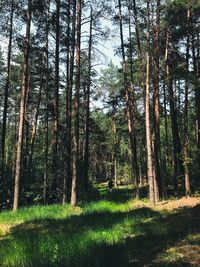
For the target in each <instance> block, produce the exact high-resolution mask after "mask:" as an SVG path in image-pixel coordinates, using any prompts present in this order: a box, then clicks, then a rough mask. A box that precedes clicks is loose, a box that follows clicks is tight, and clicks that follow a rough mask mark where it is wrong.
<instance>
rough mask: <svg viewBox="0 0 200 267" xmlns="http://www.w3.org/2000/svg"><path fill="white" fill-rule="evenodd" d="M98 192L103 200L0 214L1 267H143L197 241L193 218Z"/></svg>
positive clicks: (123, 193)
mask: <svg viewBox="0 0 200 267" xmlns="http://www.w3.org/2000/svg"><path fill="white" fill-rule="evenodd" d="M101 190H102V191H103V192H104V193H103V200H98V201H95V202H94V201H93V202H90V203H87V204H85V205H81V206H80V207H77V208H72V207H71V206H70V205H64V206H62V205H51V206H46V207H43V206H38V207H32V208H23V209H20V210H19V211H17V212H3V213H1V214H0V229H1V228H2V233H1V232H0V266H2V267H29V266H30V267H44V266H47V267H58V266H59V267H101V266H102V267H114V266H115V267H121V266H123V267H128V266H144V265H145V264H147V263H149V262H151V261H152V260H153V259H154V258H156V257H158V259H159V260H161V261H163V262H164V260H165V262H167V261H169V262H170V260H171V259H173V261H176V259H177V260H178V259H179V258H180V257H179V256H180V253H179V252H177V251H176V250H173V248H171V250H170V247H173V245H174V244H175V243H176V242H179V241H180V240H181V239H184V240H186V241H185V242H187V243H188V244H189V243H190V242H195V244H197V243H198V242H199V237H196V238H195V239H194V235H193V232H194V231H195V234H196V236H197V233H198V231H199V227H198V225H197V224H196V221H195V220H194V219H195V218H193V217H192V216H193V214H192V213H191V214H189V213H188V214H187V213H186V214H185V213H181V214H180V215H179V213H175V214H172V213H168V212H167V211H160V210H157V209H156V208H155V209H154V208H152V206H151V205H150V204H149V203H148V201H147V200H144V201H142V200H134V199H131V191H130V188H127V190H126V188H120V189H113V190H112V191H111V192H108V190H107V189H106V185H104V186H102V187H101ZM101 194H102V192H100V195H101ZM120 198H121V199H122V201H121V202H120ZM125 200H126V201H125ZM179 217H180V218H179ZM179 219H180V222H179V223H178V224H177V222H178V220H179ZM182 221H184V223H181V222H182ZM193 221H194V223H193ZM5 225H8V226H9V227H10V228H9V231H8V230H7V229H6V231H4V229H3V226H5ZM176 226H178V227H176ZM159 255H160V256H159ZM132 263H133V265H130V264H132ZM158 266H159V265H158Z"/></svg>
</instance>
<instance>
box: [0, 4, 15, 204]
mask: <svg viewBox="0 0 200 267" xmlns="http://www.w3.org/2000/svg"><path fill="white" fill-rule="evenodd" d="M13 17H14V0H12V2H11V10H10V31H9V44H8V56H7V75H6V84H5V92H4V108H3V124H2V134H1V149H2V150H1V152H2V166H1V170H2V171H1V176H2V180H3V183H2V185H4V187H5V185H6V180H5V179H6V177H5V138H6V128H7V111H8V96H9V87H10V74H11V54H12V43H13ZM3 191H4V194H6V193H5V192H6V191H5V188H3ZM3 198H6V196H5V195H4V196H3V195H2V199H3Z"/></svg>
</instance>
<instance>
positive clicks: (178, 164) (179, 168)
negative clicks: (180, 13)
mask: <svg viewBox="0 0 200 267" xmlns="http://www.w3.org/2000/svg"><path fill="white" fill-rule="evenodd" d="M169 48H170V33H169V32H168V37H167V39H166V49H165V64H166V80H167V86H168V94H169V105H170V117H171V125H172V139H173V154H174V156H173V161H174V191H175V192H177V190H178V179H179V178H180V176H181V175H183V162H182V160H181V152H182V147H181V141H180V135H179V127H178V119H177V110H176V106H175V97H174V90H173V73H172V66H171V63H170V60H169V52H170V51H169Z"/></svg>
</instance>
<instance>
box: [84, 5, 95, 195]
mask: <svg viewBox="0 0 200 267" xmlns="http://www.w3.org/2000/svg"><path fill="white" fill-rule="evenodd" d="M92 26H93V10H92V7H91V11H90V34H89V47H88V77H87V87H86V116H85V146H84V150H85V151H84V190H85V192H88V171H89V135H90V131H89V120H90V87H91V68H92V66H91V60H92V58H91V57H92V37H93V36H92Z"/></svg>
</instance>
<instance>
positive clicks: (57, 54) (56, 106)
mask: <svg viewBox="0 0 200 267" xmlns="http://www.w3.org/2000/svg"><path fill="white" fill-rule="evenodd" d="M59 67H60V0H56V52H55V91H54V126H53V144H52V149H53V157H52V159H53V162H52V175H53V180H52V192H51V193H52V196H51V197H52V201H53V202H54V201H55V198H56V197H57V186H58V172H57V169H58V123H59V84H60V77H59Z"/></svg>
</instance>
